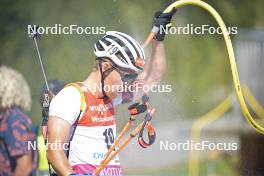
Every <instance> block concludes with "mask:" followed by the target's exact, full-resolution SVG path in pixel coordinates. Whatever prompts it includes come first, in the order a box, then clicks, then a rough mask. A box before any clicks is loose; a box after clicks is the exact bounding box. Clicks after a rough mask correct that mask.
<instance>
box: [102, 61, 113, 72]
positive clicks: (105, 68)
mask: <svg viewBox="0 0 264 176" xmlns="http://www.w3.org/2000/svg"><path fill="white" fill-rule="evenodd" d="M111 67H112V65H111V64H110V63H109V62H103V63H102V68H103V71H105V70H108V69H109V68H111Z"/></svg>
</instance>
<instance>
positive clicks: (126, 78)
mask: <svg viewBox="0 0 264 176" xmlns="http://www.w3.org/2000/svg"><path fill="white" fill-rule="evenodd" d="M113 68H114V69H115V70H116V71H117V73H119V75H120V77H121V80H122V81H123V82H126V83H128V84H131V83H133V82H134V81H135V80H136V79H137V77H138V74H137V73H128V72H125V71H123V70H121V69H119V68H117V67H114V66H113Z"/></svg>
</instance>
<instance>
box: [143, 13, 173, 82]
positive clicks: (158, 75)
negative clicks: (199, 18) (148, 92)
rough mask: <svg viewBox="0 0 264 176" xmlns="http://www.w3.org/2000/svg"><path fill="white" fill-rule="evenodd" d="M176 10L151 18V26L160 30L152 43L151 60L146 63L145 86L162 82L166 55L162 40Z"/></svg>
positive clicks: (157, 14)
mask: <svg viewBox="0 0 264 176" xmlns="http://www.w3.org/2000/svg"><path fill="white" fill-rule="evenodd" d="M175 12H176V10H173V11H172V12H170V13H164V14H163V13H162V12H160V11H159V12H156V13H155V14H154V17H153V23H152V26H155V27H157V28H159V29H160V31H159V32H158V33H157V34H156V36H155V38H154V40H153V42H152V52H151V59H150V61H149V62H148V63H147V65H146V67H145V71H144V73H143V74H144V83H145V84H147V85H153V84H158V83H160V81H161V80H162V78H163V76H164V74H165V70H166V55H165V47H164V44H163V40H164V38H165V31H163V30H161V29H165V28H166V25H168V24H169V23H170V21H171V18H172V16H173V14H174V13H175Z"/></svg>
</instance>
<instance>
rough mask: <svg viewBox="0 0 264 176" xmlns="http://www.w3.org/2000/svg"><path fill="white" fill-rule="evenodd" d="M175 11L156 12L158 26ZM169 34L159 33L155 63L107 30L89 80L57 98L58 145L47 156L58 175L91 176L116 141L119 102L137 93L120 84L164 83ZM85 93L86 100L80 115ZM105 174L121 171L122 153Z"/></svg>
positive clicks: (53, 117) (53, 110)
mask: <svg viewBox="0 0 264 176" xmlns="http://www.w3.org/2000/svg"><path fill="white" fill-rule="evenodd" d="M174 13H175V10H174V11H173V12H171V13H167V14H162V13H161V12H157V13H156V14H155V15H154V18H153V26H157V27H160V26H163V27H165V26H166V25H167V24H169V23H170V21H171V17H172V15H173V14H174ZM164 37H165V33H164V32H159V33H158V34H157V35H156V36H155V40H154V41H153V44H152V53H151V59H150V61H151V62H146V60H145V55H144V52H143V50H142V48H141V47H140V45H139V43H138V42H137V41H136V40H135V39H133V38H132V37H130V36H129V35H126V34H124V33H121V32H116V31H108V32H107V33H106V35H105V36H104V37H103V38H101V39H100V40H99V41H98V42H97V43H96V44H95V45H94V53H95V55H96V66H95V69H94V70H93V71H92V72H91V73H90V74H89V75H88V77H87V78H86V79H85V80H84V81H82V82H78V83H76V84H75V85H70V86H66V87H65V88H64V89H63V90H62V91H60V92H59V93H58V94H57V95H56V96H55V97H54V98H53V100H52V101H51V104H50V109H49V116H50V117H49V121H48V143H49V144H57V146H56V147H52V145H48V150H47V157H48V160H49V162H50V163H51V165H52V167H53V168H54V170H55V171H56V173H57V174H58V175H63V176H64V175H65V176H66V175H70V174H73V173H77V174H91V173H93V171H94V170H95V168H96V167H97V166H98V165H99V164H100V161H101V160H102V158H103V155H104V154H105V153H106V152H107V150H108V149H109V147H110V146H111V144H112V143H113V141H114V139H115V135H116V121H115V110H114V108H115V106H116V105H117V104H121V103H125V102H129V101H132V100H134V99H135V94H133V93H132V92H122V93H119V89H118V86H122V84H124V83H125V84H134V83H135V81H136V80H139V81H140V82H143V83H144V84H145V85H149V86H151V85H155V84H158V83H159V82H160V81H161V79H162V77H163V75H164V73H165V68H166V60H165V50H164V45H163V42H162V41H163V40H164ZM145 62H146V65H145ZM144 65H145V66H144ZM143 68H145V69H144V72H143ZM113 85H114V87H115V88H114V89H111V91H106V89H105V88H106V87H112V88H113ZM80 92H83V95H84V101H85V103H84V111H83V112H82V113H81V114H80V112H81V111H80V107H81V105H82V94H81V93H80ZM137 93H138V92H137ZM78 117H79V118H78ZM75 122H77V123H76V124H75ZM75 125H76V130H75V131H74V133H73V135H72V129H73V128H74V127H75ZM69 140H71V142H70V148H69V152H66V153H65V151H64V150H63V146H65V145H63V144H64V143H67V142H68V141H69ZM58 145H59V146H58ZM67 153H68V154H69V156H67ZM100 175H112V176H113V175H121V169H120V163H119V159H118V157H116V158H115V159H113V160H112V161H111V162H110V163H109V164H108V165H107V166H106V167H105V168H104V169H103V170H102V171H101V173H100Z"/></svg>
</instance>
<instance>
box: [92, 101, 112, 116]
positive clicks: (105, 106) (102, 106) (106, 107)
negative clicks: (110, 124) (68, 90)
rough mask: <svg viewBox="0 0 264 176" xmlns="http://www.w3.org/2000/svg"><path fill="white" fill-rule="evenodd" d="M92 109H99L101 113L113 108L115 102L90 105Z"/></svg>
mask: <svg viewBox="0 0 264 176" xmlns="http://www.w3.org/2000/svg"><path fill="white" fill-rule="evenodd" d="M89 108H90V110H91V111H98V112H100V114H103V113H104V112H105V111H107V110H109V109H112V108H113V104H112V103H108V104H99V105H97V106H95V105H91V106H89Z"/></svg>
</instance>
